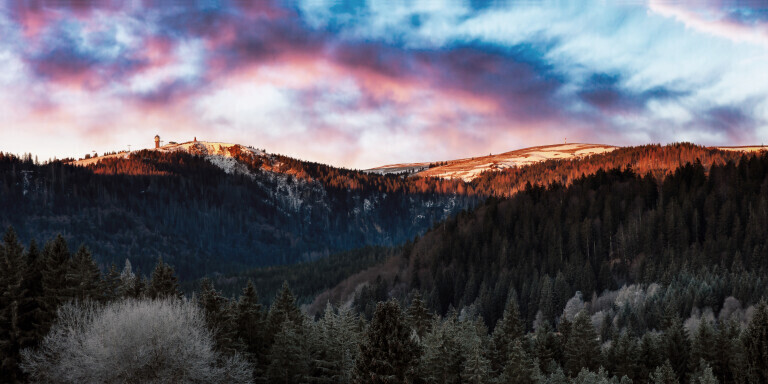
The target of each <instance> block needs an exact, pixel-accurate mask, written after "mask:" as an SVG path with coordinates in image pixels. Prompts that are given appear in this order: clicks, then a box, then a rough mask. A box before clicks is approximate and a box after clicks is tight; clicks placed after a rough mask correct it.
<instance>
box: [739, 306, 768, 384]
mask: <svg viewBox="0 0 768 384" xmlns="http://www.w3.org/2000/svg"><path fill="white" fill-rule="evenodd" d="M743 343H744V350H745V358H746V362H747V367H748V369H749V377H750V380H752V382H761V383H768V305H766V303H765V302H764V301H762V302H760V304H759V305H758V306H757V308H756V310H755V313H754V315H752V320H751V321H750V322H749V326H748V327H747V329H746V331H745V332H744V336H743Z"/></svg>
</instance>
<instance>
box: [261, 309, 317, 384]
mask: <svg viewBox="0 0 768 384" xmlns="http://www.w3.org/2000/svg"><path fill="white" fill-rule="evenodd" d="M280 323H281V324H282V326H281V328H280V330H279V331H278V332H277V334H275V336H274V343H273V344H272V348H271V350H270V353H269V366H268V367H267V370H266V379H267V382H268V383H282V384H294V383H303V382H306V379H307V376H308V374H309V361H310V355H309V352H308V350H307V345H306V338H305V335H304V332H303V330H299V329H297V328H296V325H295V324H294V323H293V322H292V321H290V319H287V318H286V319H283V321H282V322H280Z"/></svg>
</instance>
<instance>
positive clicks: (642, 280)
mask: <svg viewBox="0 0 768 384" xmlns="http://www.w3.org/2000/svg"><path fill="white" fill-rule="evenodd" d="M692 148H694V149H695V147H692ZM729 156H730V155H729ZM192 159H194V158H192ZM191 161H193V160H191ZM589 161H593V162H596V161H597V160H596V159H588V160H587V161H586V163H587V164H588V165H589V164H593V163H589ZM565 164H566V163H565V162H563V163H562V164H559V163H555V165H554V167H555V168H557V167H565V166H566V165H565ZM649 164H650V163H649ZM612 165H615V164H612ZM627 165H629V166H627ZM590 166H591V165H590ZM670 168H671V167H670ZM516 172H517V171H516ZM342 173H343V172H342ZM509 174H510V173H509V172H507V173H499V177H502V176H504V177H509ZM484 177H486V178H487V177H489V176H487V175H486V176H484ZM337 180H339V179H337ZM526 184H527V185H526V186H525V187H523V188H522V189H521V190H520V191H519V192H517V193H514V194H508V196H507V195H504V194H493V196H491V197H487V198H486V199H485V200H484V201H483V202H482V203H479V204H477V205H476V206H474V207H473V208H470V209H466V210H463V211H461V212H459V213H458V214H457V215H455V216H452V217H450V218H448V219H447V220H443V221H440V222H437V223H435V224H434V225H432V227H431V229H429V230H428V231H426V233H423V234H422V235H419V236H416V237H414V238H413V239H412V240H411V241H408V242H406V243H405V244H403V245H400V246H395V247H367V248H365V247H362V248H358V249H355V250H351V251H346V252H342V253H337V254H334V255H331V256H329V257H326V258H320V259H317V260H314V261H309V262H304V263H299V264H296V265H280V266H271V267H266V268H261V269H256V270H248V271H245V272H232V273H228V274H227V273H225V274H212V275H210V276H208V277H206V278H203V279H201V280H198V279H191V280H190V279H181V280H180V279H179V274H178V273H177V268H178V267H177V264H176V263H175V262H173V263H172V262H169V261H168V260H167V259H163V258H155V259H154V267H153V268H146V271H147V272H145V273H142V272H141V271H138V270H136V269H135V268H134V267H133V266H132V264H131V260H132V258H131V257H125V258H123V262H121V263H120V264H119V266H117V265H116V264H110V265H109V267H105V265H104V263H103V262H98V261H96V260H97V259H98V255H95V254H92V253H91V251H90V250H89V248H90V247H92V245H91V244H88V243H85V244H84V245H79V244H78V246H76V247H75V246H73V243H72V241H68V240H67V239H66V238H65V237H64V236H61V235H54V236H48V235H46V234H45V233H46V232H42V233H43V234H42V235H38V236H36V235H34V234H33V236H31V240H29V241H24V242H22V240H21V239H20V236H18V235H17V234H16V231H15V229H14V228H12V227H10V228H9V229H7V231H6V232H5V235H4V237H3V240H2V245H1V246H0V284H1V285H2V292H3V295H2V296H1V297H0V354H1V357H2V365H1V366H0V377H2V378H3V380H4V381H7V382H68V383H82V382H109V383H113V382H114V383H117V382H125V383H129V382H130V383H133V382H222V383H224V382H227V383H228V382H264V383H622V384H623V383H681V384H683V383H765V382H768V353H767V352H766V351H768V305H766V298H768V284H767V282H766V276H768V274H766V272H768V271H766V268H768V262H767V261H766V260H768V238H767V236H766V235H767V233H766V228H768V155H760V156H756V155H751V156H739V157H734V158H724V157H719V158H714V159H713V158H704V160H702V159H698V160H697V159H696V158H694V159H692V160H691V161H690V162H685V163H684V164H682V166H680V167H675V168H674V169H669V170H668V171H666V172H656V173H654V172H652V171H651V170H647V169H643V168H642V167H639V166H637V167H633V166H632V164H620V165H618V166H611V167H604V168H597V169H595V170H594V171H591V172H583V175H582V176H579V177H575V178H573V179H567V181H563V180H561V181H556V180H555V181H550V182H546V183H526ZM204 275H207V274H205V273H204ZM126 335H130V337H126Z"/></svg>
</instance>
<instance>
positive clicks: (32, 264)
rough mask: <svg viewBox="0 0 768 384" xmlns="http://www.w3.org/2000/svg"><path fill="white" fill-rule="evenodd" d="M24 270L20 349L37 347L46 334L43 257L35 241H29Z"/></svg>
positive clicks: (20, 312)
mask: <svg viewBox="0 0 768 384" xmlns="http://www.w3.org/2000/svg"><path fill="white" fill-rule="evenodd" d="M25 259H26V262H25V264H26V268H25V271H24V276H23V278H22V285H23V287H24V288H23V289H22V291H23V292H25V298H24V300H22V301H21V302H20V303H19V328H20V330H21V336H20V338H19V343H20V345H21V347H22V348H27V347H31V346H34V345H37V343H38V342H39V341H40V340H42V339H43V337H44V336H45V334H46V333H48V327H49V325H50V324H48V323H47V316H46V309H45V291H44V290H43V275H42V271H43V268H44V264H43V257H42V255H41V254H40V250H39V249H38V247H37V243H35V241H34V240H33V241H31V242H30V244H29V249H28V251H27V253H26V255H25Z"/></svg>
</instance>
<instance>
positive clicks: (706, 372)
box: [690, 359, 719, 384]
mask: <svg viewBox="0 0 768 384" xmlns="http://www.w3.org/2000/svg"><path fill="white" fill-rule="evenodd" d="M690 382H691V383H695V384H718V383H719V381H718V380H717V377H715V374H714V373H713V372H712V367H711V366H710V365H709V364H708V363H707V362H706V361H705V360H704V359H699V365H698V367H697V368H696V370H695V371H694V374H693V379H692V380H691V381H690Z"/></svg>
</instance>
